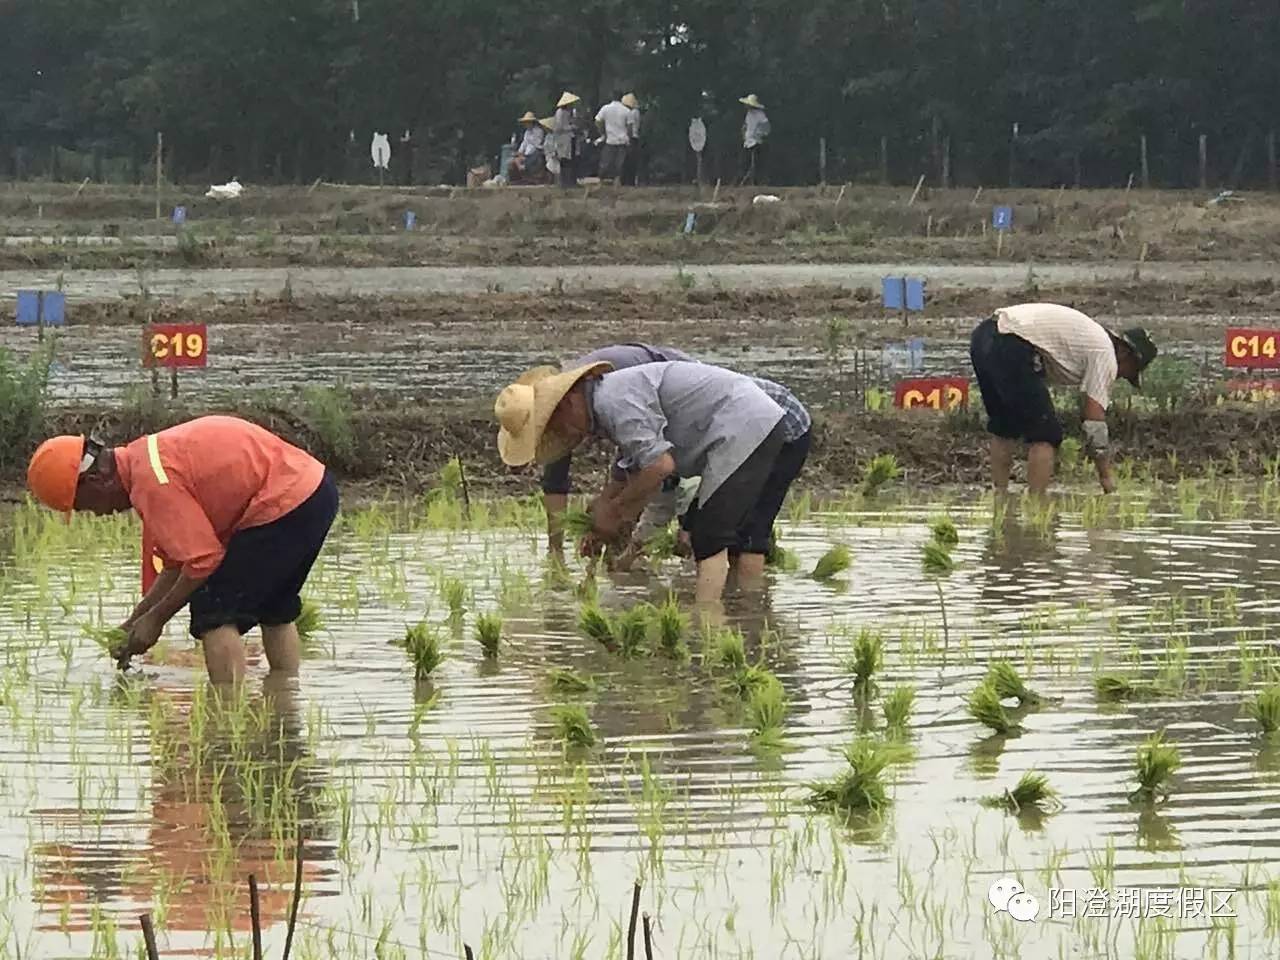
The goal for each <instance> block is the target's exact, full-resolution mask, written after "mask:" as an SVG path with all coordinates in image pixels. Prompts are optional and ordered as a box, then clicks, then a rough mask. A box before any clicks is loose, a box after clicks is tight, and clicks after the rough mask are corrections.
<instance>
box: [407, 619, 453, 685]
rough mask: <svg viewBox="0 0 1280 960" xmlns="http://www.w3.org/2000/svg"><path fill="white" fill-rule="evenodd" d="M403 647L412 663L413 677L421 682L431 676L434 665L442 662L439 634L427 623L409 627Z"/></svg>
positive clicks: (442, 655) (436, 665)
mask: <svg viewBox="0 0 1280 960" xmlns="http://www.w3.org/2000/svg"><path fill="white" fill-rule="evenodd" d="M404 647H405V650H406V651H408V653H409V659H410V661H412V663H413V678H414V680H416V681H418V682H419V683H421V682H422V681H424V680H427V679H429V678H430V677H431V674H432V673H433V672H435V669H436V667H438V666H440V664H441V663H442V662H444V653H443V652H442V651H441V649H440V636H439V635H438V634H437V633H436V631H435V630H434V629H432V627H431V626H430V624H427V623H419V624H417V625H416V626H412V627H409V628H408V629H407V630H406V631H405V634H404Z"/></svg>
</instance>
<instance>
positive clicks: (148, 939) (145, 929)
mask: <svg viewBox="0 0 1280 960" xmlns="http://www.w3.org/2000/svg"><path fill="white" fill-rule="evenodd" d="M138 922H139V923H140V924H142V941H143V943H145V944H146V946H147V960H160V948H159V947H157V946H156V931H155V928H154V927H152V926H151V914H149V913H144V914H143V915H142V916H140V917H139V918H138Z"/></svg>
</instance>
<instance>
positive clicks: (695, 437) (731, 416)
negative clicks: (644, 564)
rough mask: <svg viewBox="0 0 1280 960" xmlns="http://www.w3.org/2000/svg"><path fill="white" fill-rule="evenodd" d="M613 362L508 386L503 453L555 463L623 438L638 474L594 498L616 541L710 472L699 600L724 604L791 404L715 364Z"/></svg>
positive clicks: (518, 460)
mask: <svg viewBox="0 0 1280 960" xmlns="http://www.w3.org/2000/svg"><path fill="white" fill-rule="evenodd" d="M609 369H610V367H609V365H608V364H607V363H596V364H589V365H585V366H582V367H579V368H577V369H574V370H568V371H564V372H547V371H544V372H542V373H539V374H535V375H532V376H527V377H526V378H522V380H523V382H517V383H515V384H512V385H511V386H509V387H507V388H506V389H505V390H503V391H502V393H500V394H499V395H498V399H497V402H496V403H495V405H494V413H495V414H496V416H497V419H498V422H499V424H500V429H499V432H498V450H499V453H500V454H501V455H502V458H503V460H504V461H505V462H506V463H508V464H510V465H513V466H518V465H521V464H524V463H528V462H529V461H530V460H534V459H536V460H538V461H539V462H543V463H546V462H550V461H552V460H555V459H557V458H558V457H560V456H563V455H564V453H567V452H569V451H571V450H573V449H574V448H575V447H576V446H578V445H579V444H581V443H582V442H583V441H584V440H586V439H587V438H588V437H592V436H595V437H599V438H602V439H606V440H609V441H611V442H612V443H614V444H616V445H617V446H618V447H619V449H620V451H621V454H622V459H621V464H622V466H623V467H624V468H625V469H626V470H627V471H628V474H627V479H626V480H625V482H622V483H618V484H614V485H611V487H612V488H611V489H610V490H608V491H606V493H605V494H604V495H602V496H600V497H597V498H596V500H595V501H593V503H592V509H591V512H592V519H593V521H594V530H593V533H592V536H593V537H594V538H595V539H597V540H599V541H601V542H610V541H616V540H617V539H618V537H619V536H620V535H621V533H622V532H623V531H624V530H625V529H626V528H627V527H628V525H629V524H630V523H632V522H634V521H635V520H636V519H637V518H638V517H639V516H640V514H641V512H642V511H643V510H644V507H645V505H646V504H647V503H648V502H649V500H650V499H652V498H653V496H654V495H655V494H656V493H657V492H658V491H659V490H660V489H661V487H662V485H663V482H664V481H665V480H666V478H667V477H669V476H670V475H671V474H673V473H680V474H683V475H685V476H699V477H701V478H702V479H701V483H700V484H699V487H698V509H697V511H696V513H695V515H694V516H693V518H692V522H691V524H690V530H689V533H690V538H691V541H692V546H693V555H694V559H695V560H696V561H697V563H698V577H697V599H698V600H699V601H700V602H709V601H716V600H718V599H719V597H720V595H721V594H722V593H723V591H724V585H725V581H726V579H727V577H728V572H729V562H730V561H729V553H730V550H731V549H733V548H735V547H736V546H737V544H738V538H739V529H740V528H741V527H742V526H743V524H744V522H745V520H746V519H747V517H748V515H749V513H750V511H751V509H752V507H753V506H754V505H755V503H756V501H757V500H758V499H759V498H760V495H761V492H762V490H763V489H764V486H765V484H766V482H767V481H768V478H769V476H770V474H771V472H772V470H773V466H774V462H775V461H776V460H777V457H778V453H779V451H780V450H781V449H782V446H783V443H784V437H783V434H784V430H783V428H782V426H781V423H780V422H781V421H782V419H783V410H782V408H781V407H780V406H779V405H778V404H777V403H775V402H774V401H773V400H771V399H770V398H769V397H768V395H766V394H765V392H764V391H763V390H761V388H760V387H759V385H757V384H756V383H755V381H753V380H752V379H751V378H750V377H745V376H743V375H742V374H739V373H733V372H732V371H729V370H724V369H722V368H720V367H713V366H711V365H709V364H700V363H687V362H674V363H650V364H644V365H642V366H638V367H631V368H629V369H626V370H621V371H618V372H616V373H608V371H609ZM606 373H608V375H607V376H605V374H606Z"/></svg>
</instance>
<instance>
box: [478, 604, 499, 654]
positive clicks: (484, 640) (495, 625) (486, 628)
mask: <svg viewBox="0 0 1280 960" xmlns="http://www.w3.org/2000/svg"><path fill="white" fill-rule="evenodd" d="M476 640H477V641H479V643H480V649H481V650H483V651H484V655H485V656H486V657H487V658H489V659H490V660H492V659H493V658H495V657H497V655H498V644H499V643H500V642H501V640H502V617H501V616H499V615H498V614H496V613H482V614H480V616H478V617H476Z"/></svg>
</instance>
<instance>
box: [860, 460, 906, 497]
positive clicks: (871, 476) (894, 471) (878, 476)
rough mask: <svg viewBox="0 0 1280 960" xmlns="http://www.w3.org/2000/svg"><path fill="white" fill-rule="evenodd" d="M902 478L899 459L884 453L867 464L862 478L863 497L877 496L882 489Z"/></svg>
mask: <svg viewBox="0 0 1280 960" xmlns="http://www.w3.org/2000/svg"><path fill="white" fill-rule="evenodd" d="M900 476H902V468H901V467H899V466H898V458H897V457H895V456H894V455H893V454H892V453H882V454H880V455H879V456H877V457H874V458H873V459H872V460H871V462H870V463H869V464H867V469H866V472H865V473H864V474H863V476H862V495H863V496H865V497H872V496H875V495H876V493H878V492H879V490H880V488H881V487H883V486H884V485H885V484H886V483H888V482H889V481H890V480H897V479H898V477H900Z"/></svg>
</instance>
